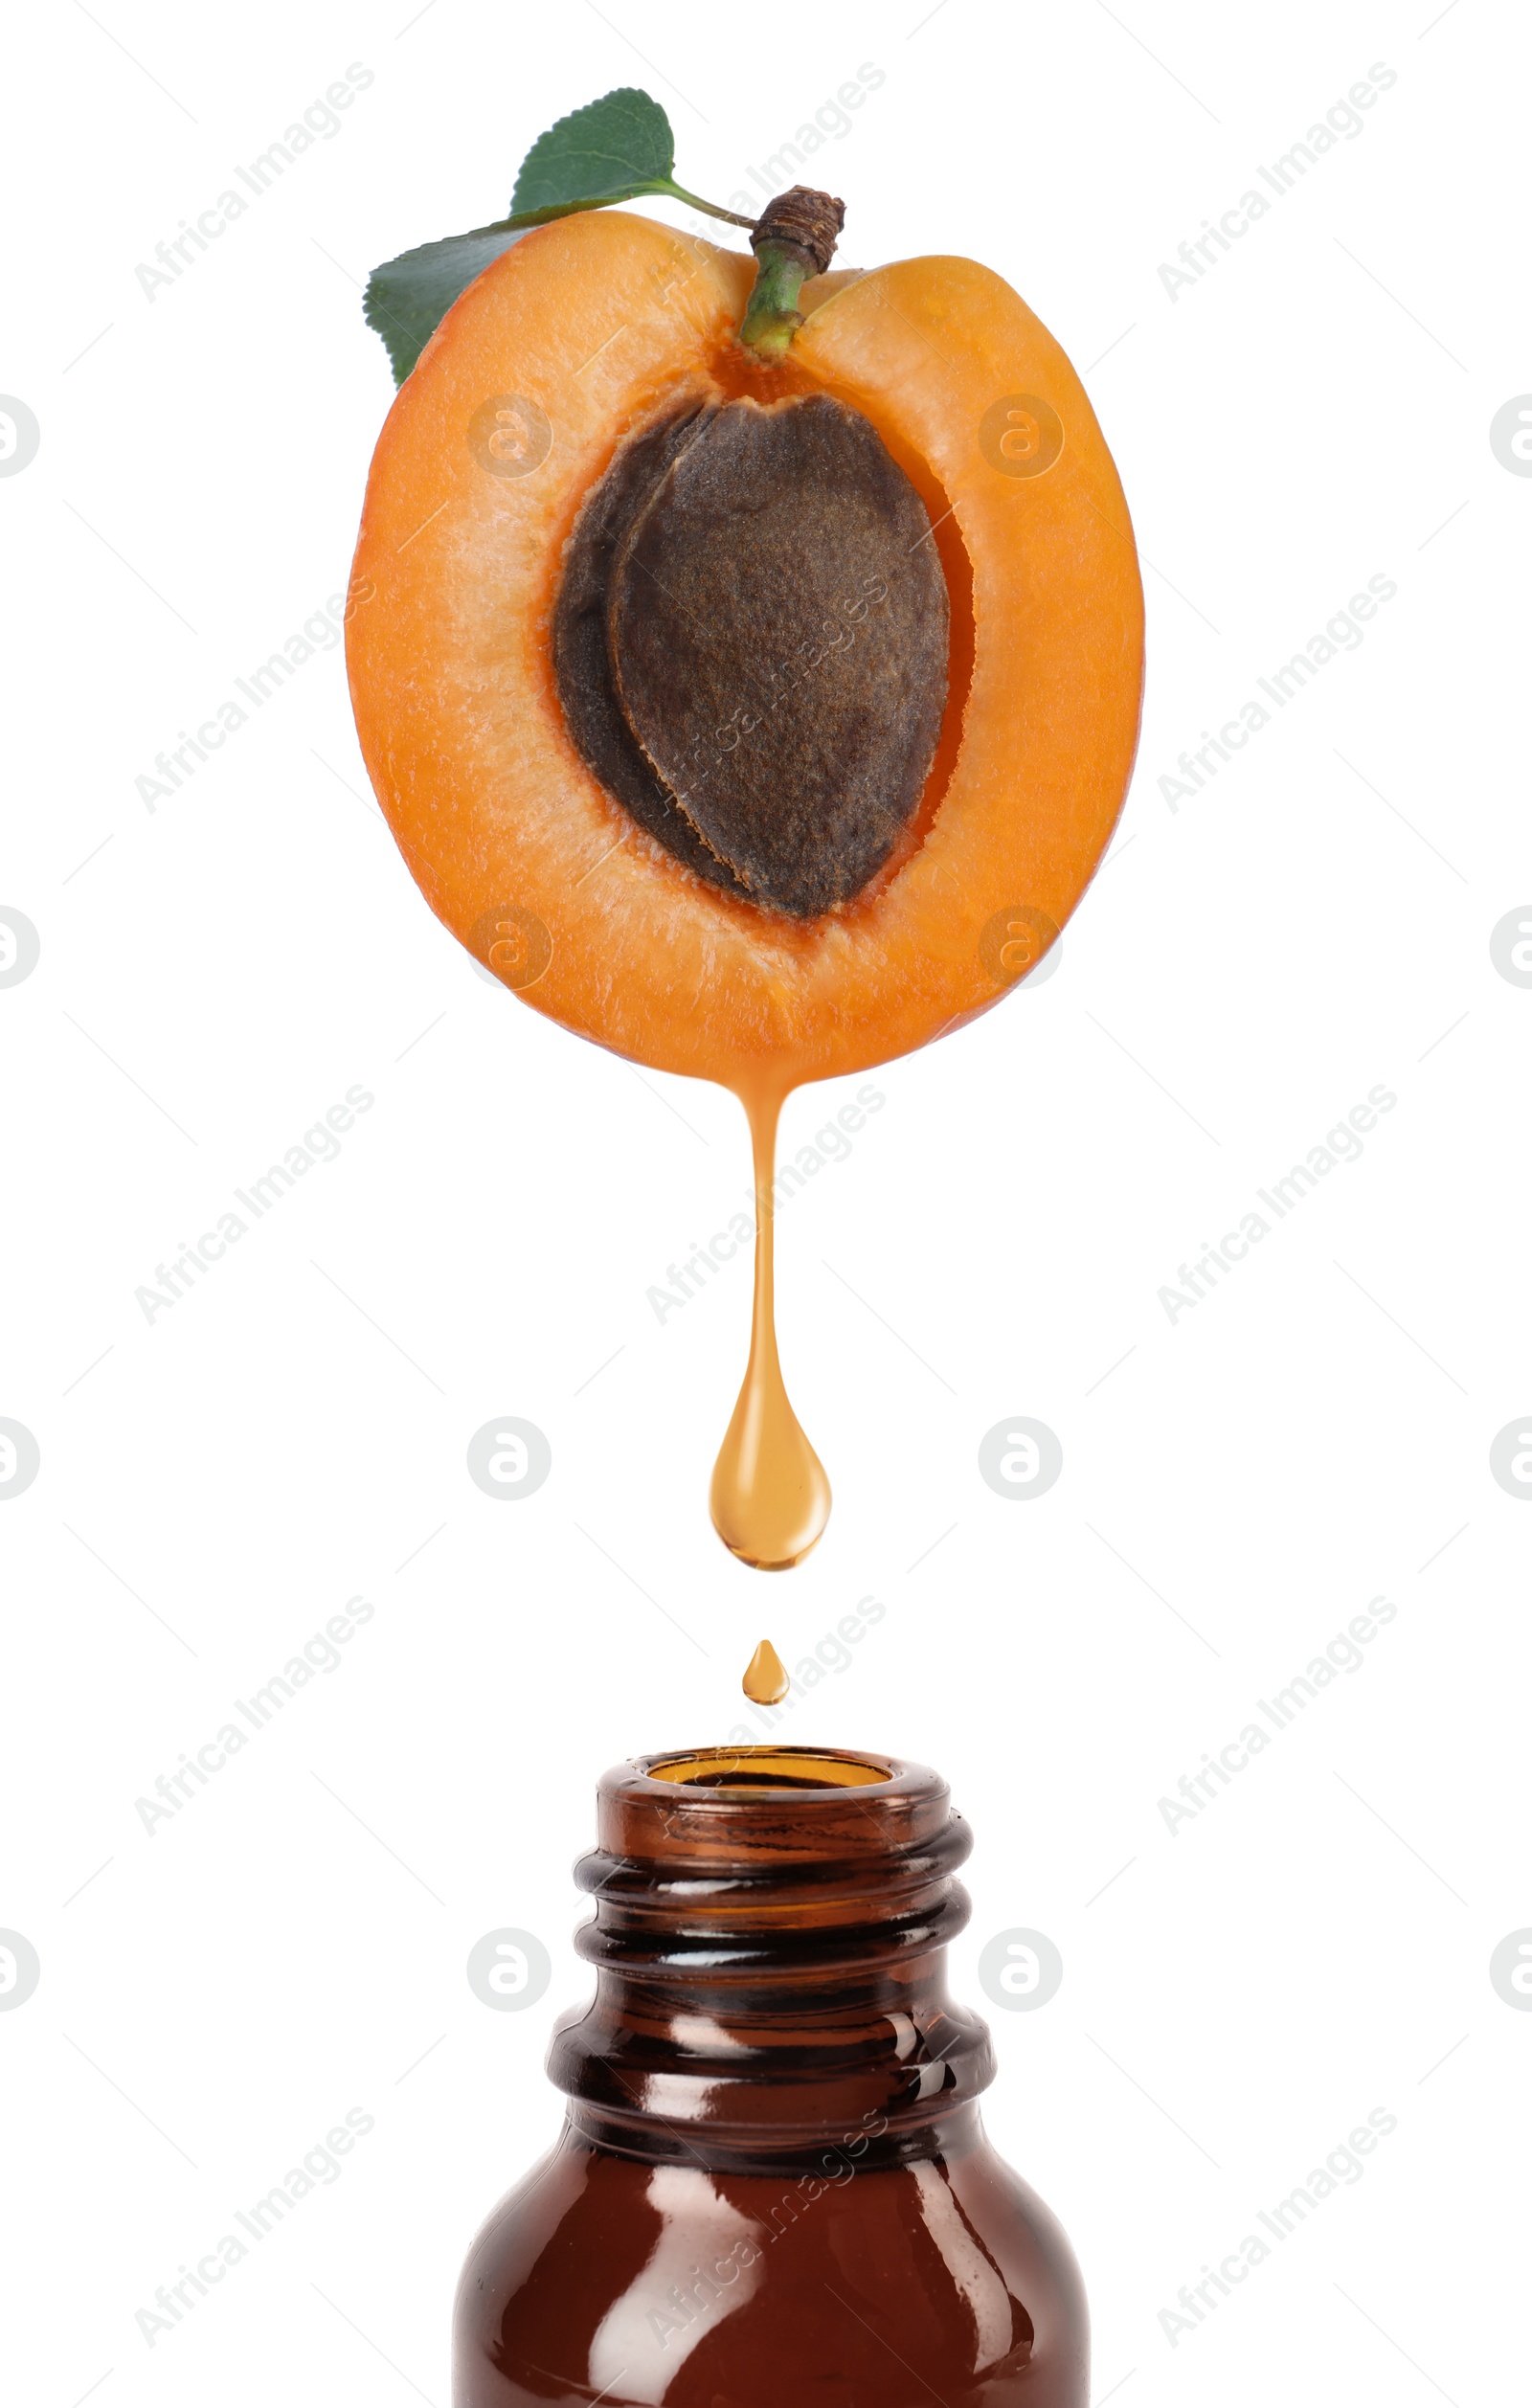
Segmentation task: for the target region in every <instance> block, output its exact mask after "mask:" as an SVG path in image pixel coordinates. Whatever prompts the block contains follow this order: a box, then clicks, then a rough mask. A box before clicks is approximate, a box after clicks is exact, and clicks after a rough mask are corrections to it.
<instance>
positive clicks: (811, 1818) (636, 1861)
mask: <svg viewBox="0 0 1532 2408" xmlns="http://www.w3.org/2000/svg"><path fill="white" fill-rule="evenodd" d="M810 1783H812V1784H813V1786H807V1785H808V1784H810ZM598 1836H599V1842H600V1844H599V1846H598V1847H597V1850H596V1852H595V1853H594V1854H593V1855H591V1856H588V1857H584V1858H583V1859H582V1861H581V1862H580V1864H579V1865H578V1866H577V1867H576V1871H575V1878H576V1879H577V1881H578V1882H579V1885H580V1887H581V1888H582V1889H585V1890H587V1891H588V1892H589V1893H590V1894H591V1896H592V1897H593V1898H594V1900H595V1902H596V1912H595V1916H594V1918H593V1920H592V1921H591V1922H590V1923H589V1924H585V1925H584V1926H583V1928H582V1929H581V1931H580V1932H579V1934H578V1935H577V1938H576V1944H575V1945H576V1947H578V1949H579V1952H580V1954H581V1955H582V1956H584V1957H585V1958H586V1959H587V1961H588V1962H590V1963H591V1964H593V1965H594V1966H595V1967H596V1969H597V1989H596V1996H595V1998H594V2000H593V2001H592V2002H591V2004H590V2005H589V2006H588V2007H586V2008H585V2009H583V2010H581V2011H579V2012H577V2013H575V2014H573V2015H571V2016H568V2017H566V2018H565V2019H564V2021H563V2022H562V2023H561V2024H560V2026H559V2027H558V2029H557V2031H556V2032H555V2034H554V2037H553V2043H552V2050H551V2052H550V2057H549V2072H550V2075H551V2077H552V2081H553V2082H555V2083H556V2084H557V2085H558V2087H559V2088H560V2089H562V2090H564V2091H565V2092H566V2093H567V2094H568V2095H569V2098H570V2102H571V2105H570V2116H571V2121H572V2123H573V2124H574V2126H575V2127H576V2128H577V2129H578V2130H579V2131H580V2132H582V2133H583V2134H584V2135H585V2136H586V2137H587V2138H590V2139H592V2140H595V2141H597V2142H598V2143H599V2144H600V2145H602V2146H605V2147H609V2148H618V2149H623V2150H625V2151H627V2152H629V2153H635V2154H640V2155H642V2156H644V2157H647V2158H655V2159H664V2158H667V2157H689V2158H691V2159H693V2160H695V2159H696V2158H698V2157H699V2156H701V2157H702V2158H703V2159H704V2160H705V2161H706V2162H708V2163H710V2164H718V2165H724V2164H728V2163H730V2162H738V2163H744V2162H745V2161H746V2160H752V2159H755V2158H756V2157H758V2156H760V2155H761V2154H762V2153H767V2154H777V2153H780V2152H783V2151H786V2152H793V2151H800V2152H801V2151H803V2150H806V2149H823V2148H832V2149H841V2150H843V2151H844V2152H845V2154H846V2155H847V2156H848V2157H849V2158H850V2159H851V2160H852V2161H853V2162H856V2163H863V2164H865V2163H867V2162H868V2160H869V2159H879V2160H881V2159H887V2158H889V2157H890V2156H891V2157H900V2156H907V2155H910V2154H916V2153H924V2152H925V2151H926V2150H928V2149H930V2148H931V2147H932V2146H933V2145H934V2141H933V2135H934V2133H935V2129H936V2128H937V2127H939V2126H943V2125H945V2124H946V2123H947V2121H948V2119H950V2118H951V2117H953V2116H954V2115H955V2114H957V2113H958V2111H959V2110H961V2109H964V2108H966V2107H968V2106H969V2105H970V2104H971V2103H972V2101H973V2100H974V2099H976V2098H977V2097H978V2095H979V2093H980V2091H981V2090H982V2089H983V2088H984V2087H985V2086H986V2085H987V2083H988V2082H989V2081H990V2079H991V2077H992V2072H993V2066H992V2060H991V2054H990V2045H989V2035H988V2032H987V2031H986V2029H985V2027H984V2025H983V2024H982V2023H981V2022H980V2019H979V2018H978V2017H977V2016H976V2015H973V2014H969V2013H968V2011H967V2010H966V2009H964V2008H961V2007H958V2006H955V2005H954V2003H953V2001H952V2000H951V1998H950V1997H949V1995H948V1992H947V1979H946V1948H947V1943H948V1942H949V1941H950V1940H951V1939H952V1938H953V1936H954V1935H955V1933H957V1932H958V1931H960V1930H961V1929H962V1928H963V1925H964V1924H966V1922H967V1920H968V1899H967V1895H966V1893H965V1892H964V1890H963V1889H962V1887H961V1885H960V1884H959V1883H958V1880H957V1879H956V1878H955V1877H956V1873H957V1869H958V1866H959V1865H960V1864H961V1863H962V1862H963V1860H964V1859H965V1857H967V1855H968V1853H969V1849H970V1847H971V1845H972V1842H971V1840H970V1837H969V1834H968V1830H967V1827H966V1825H965V1824H964V1823H963V1822H962V1821H961V1820H960V1819H959V1818H958V1816H957V1815H955V1814H954V1813H953V1812H952V1810H951V1807H950V1804H949V1801H948V1791H947V1787H946V1784H945V1783H944V1782H942V1781H940V1780H939V1779H938V1777H937V1776H936V1775H935V1774H934V1773H931V1772H928V1771H926V1770H925V1769H924V1768H923V1767H918V1766H909V1765H900V1764H896V1763H893V1762H891V1761H890V1760H889V1759H887V1758H876V1757H871V1756H868V1757H866V1758H859V1757H851V1756H848V1755H845V1754H844V1753H842V1752H840V1751H833V1750H828V1749H822V1750H796V1751H791V1752H789V1751H786V1750H782V1749H774V1748H760V1749H750V1750H741V1751H738V1752H737V1753H736V1754H733V1755H731V1756H728V1757H721V1756H691V1757H686V1758H680V1759H676V1758H671V1759H644V1760H642V1762H641V1763H639V1764H637V1765H631V1766H624V1767H619V1768H618V1770H617V1771H615V1772H612V1773H609V1774H607V1776H606V1778H605V1779H604V1781H603V1782H602V1784H601V1789H600V1792H599V1804H598ZM971 2120H972V2119H971V2118H965V2119H964V2121H965V2122H969V2121H971Z"/></svg>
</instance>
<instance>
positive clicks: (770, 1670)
mask: <svg viewBox="0 0 1532 2408" xmlns="http://www.w3.org/2000/svg"><path fill="white" fill-rule="evenodd" d="M739 1685H740V1687H741V1688H742V1689H743V1690H744V1693H745V1695H746V1697H747V1698H748V1699H750V1701H751V1703H752V1705H780V1704H781V1702H782V1699H784V1698H785V1697H786V1695H787V1693H788V1691H789V1689H790V1688H791V1687H792V1685H793V1684H792V1682H791V1681H790V1680H789V1678H788V1677H787V1666H786V1665H785V1664H784V1663H783V1661H782V1659H781V1657H780V1656H779V1655H778V1654H777V1650H776V1648H775V1647H773V1645H772V1643H771V1641H770V1639H762V1641H761V1643H760V1645H759V1647H757V1648H756V1650H755V1654H754V1655H753V1656H752V1657H751V1659H750V1662H749V1663H748V1664H747V1665H746V1667H745V1677H744V1679H743V1680H742V1681H741V1682H740V1684H739Z"/></svg>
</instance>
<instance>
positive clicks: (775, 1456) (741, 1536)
mask: <svg viewBox="0 0 1532 2408" xmlns="http://www.w3.org/2000/svg"><path fill="white" fill-rule="evenodd" d="M739 1094H740V1100H741V1101H742V1103H743V1104H744V1107H745V1110H746V1112H747V1113H748V1114H749V1115H750V1135H751V1152H752V1156H753V1159H754V1161H755V1307H754V1311H753V1314H752V1317H751V1324H750V1361H749V1362H748V1363H747V1365H746V1367H745V1379H744V1384H743V1386H742V1387H741V1388H740V1391H739V1398H738V1402H737V1403H736V1405H735V1407H734V1411H733V1418H732V1421H731V1422H730V1425H729V1428H728V1430H727V1432H726V1433H725V1436H724V1443H723V1445H722V1446H721V1447H720V1448H719V1450H718V1460H717V1462H716V1463H715V1464H714V1465H713V1473H712V1490H711V1495H710V1505H711V1509H712V1522H713V1528H714V1529H715V1530H716V1531H717V1533H718V1536H719V1537H720V1539H722V1541H723V1542H724V1544H725V1546H726V1547H728V1548H729V1550H730V1552H731V1553H732V1554H733V1555H737V1556H738V1557H739V1559H740V1561H741V1562H742V1563H744V1564H751V1565H753V1566H754V1568H755V1570H756V1571H760V1572H785V1571H788V1570H790V1569H791V1568H792V1566H793V1565H794V1564H801V1562H802V1561H803V1558H804V1556H805V1555H807V1554H808V1552H809V1550H810V1548H811V1547H814V1546H816V1545H817V1544H818V1543H819V1541H820V1539H821V1537H822V1534H823V1530H824V1525H825V1523H826V1522H827V1521H828V1519H829V1518H830V1483H829V1481H828V1479H827V1478H826V1477H825V1473H824V1466H823V1464H822V1462H821V1461H820V1459H819V1456H818V1455H817V1454H816V1453H815V1452H814V1450H813V1448H812V1447H811V1446H810V1445H809V1442H808V1438H807V1436H806V1434H805V1432H804V1429H803V1427H802V1424H801V1423H800V1420H799V1418H798V1415H797V1414H796V1413H795V1412H794V1410H793V1407H792V1406H791V1404H790V1403H789V1401H788V1395H787V1389H786V1386H785V1384H784V1383H783V1380H782V1366H781V1363H780V1362H779V1361H778V1360H777V1322H776V1297H775V1280H774V1272H773V1227H772V1221H773V1199H772V1190H773V1186H774V1183H775V1181H776V1176H777V1115H778V1114H779V1113H780V1111H781V1106H782V1097H781V1093H780V1091H779V1090H773V1091H768V1090H766V1089H764V1088H763V1089H761V1090H759V1091H757V1090H755V1089H754V1088H746V1087H741V1089H740V1090H739Z"/></svg>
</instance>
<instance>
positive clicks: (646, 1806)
mask: <svg viewBox="0 0 1532 2408" xmlns="http://www.w3.org/2000/svg"><path fill="white" fill-rule="evenodd" d="M597 1829H598V1837H599V1846H598V1849H597V1853H596V1854H595V1855H593V1856H589V1857H584V1858H583V1859H582V1861H581V1863H580V1864H579V1866H578V1867H577V1870H576V1879H578V1881H579V1883H580V1885H581V1887H582V1888H584V1889H586V1890H589V1891H590V1892H591V1894H592V1895H593V1896H594V1898H595V1900H596V1915H595V1919H594V1921H592V1922H591V1923H589V1924H586V1925H585V1926H584V1927H583V1929H582V1930H581V1932H580V1934H579V1940H578V1946H579V1949H580V1953H581V1954H582V1955H583V1956H585V1957H586V1958H588V1959H589V1960H590V1961H591V1962H592V1963H594V1964H595V1966H596V1968H597V1991H596V1997H595V1999H594V2001H593V2002H592V2003H591V2005H590V2006H589V2007H587V2008H585V2009H583V2010H582V2011H580V2012H578V2013H576V2014H572V2015H569V2016H567V2017H565V2019H564V2020H563V2021H562V2022H561V2023H560V2024H559V2026H558V2028H557V2030H556V2032H555V2034H554V2037H553V2043H552V2051H551V2053H550V2058H549V2071H550V2073H551V2075H552V2079H553V2081H554V2082H556V2083H557V2084H558V2086H559V2088H560V2089H561V2090H563V2091H565V2092H567V2094H568V2097H569V2111H568V2118H567V2121H566V2123H565V2127H564V2131H563V2135H562V2137H561V2138H560V2140H559V2142H558V2145H557V2147H556V2148H555V2149H553V2150H552V2153H551V2154H550V2155H549V2156H548V2157H547V2158H545V2159H544V2161H543V2163H542V2164H541V2165H540V2166H539V2167H537V2168H536V2169H535V2171H534V2172H532V2173H530V2174H529V2176H528V2177H527V2179H526V2181H524V2182H523V2183H521V2184H519V2185H518V2187H517V2188H516V2189H515V2190H513V2191H512V2192H511V2193H510V2194H508V2196H507V2197H506V2198H505V2199H504V2200H502V2202H501V2204H500V2206H499V2207H498V2208H496V2210H495V2212H494V2214H493V2215H492V2216H491V2217H490V2218H489V2221H488V2222H487V2223H486V2224H485V2226H484V2230H483V2231H482V2232H481V2233H480V2235H479V2237H478V2239H476V2240H475V2242H474V2244H473V2247H472V2249H471V2250H470V2252H469V2255H468V2262H467V2264H466V2266H465V2267H464V2269H463V2274H462V2284H460V2287H459V2293H458V2305H457V2313H456V2321H455V2331H454V2343H455V2371H454V2389H453V2401H454V2408H519V2403H529V2402H532V2401H537V2402H542V2403H548V2402H557V2403H559V2408H565V2404H566V2403H567V2404H568V2408H574V2403H575V2402H579V2401H583V2402H589V2403H594V2402H595V2401H597V2400H600V2401H602V2402H604V2403H608V2404H609V2408H621V2404H622V2403H624V2402H639V2401H642V2402H645V2403H649V2404H650V2408H661V2403H664V2408H931V2403H932V2401H933V2400H934V2399H935V2401H936V2402H937V2403H938V2408H1011V2403H1014V2408H1086V2402H1087V2398H1088V2390H1087V2384H1088V2361H1089V2345H1088V2337H1087V2323H1086V2308H1085V2296H1084V2291H1083V2289H1082V2286H1081V2283H1080V2277H1079V2272H1078V2269H1077V2268H1076V2266H1075V2262H1074V2259H1073V2257H1072V2255H1071V2253H1070V2245H1069V2242H1068V2241H1067V2240H1066V2239H1065V2237H1064V2235H1063V2233H1062V2232H1061V2230H1060V2229H1059V2226H1058V2225H1057V2224H1056V2223H1055V2221H1054V2219H1053V2217H1051V2216H1050V2215H1049V2213H1048V2209H1047V2208H1046V2207H1045V2206H1044V2205H1043V2203H1042V2201H1041V2200H1040V2199H1038V2198H1037V2197H1036V2196H1035V2195H1034V2194H1033V2193H1032V2192H1031V2191H1029V2190H1028V2189H1027V2187H1026V2185H1025V2182H1023V2181H1021V2180H1020V2179H1019V2177H1018V2176H1017V2175H1016V2174H1014V2173H1012V2172H1011V2171H1010V2170H1009V2168H1008V2167H1006V2166H1004V2165H1003V2164H1002V2162H1001V2160H1000V2159H999V2158H998V2157H997V2156H996V2155H995V2153H994V2151H993V2150H992V2149H990V2147H989V2144H988V2143H987V2141H986V2140H985V2138H984V2135H983V2132H982V2130H981V2128H980V2120H979V2109H978V2106H977V2105H976V2104H975V2103H976V2101H977V2099H978V2096H979V2093H980V2091H981V2090H982V2089H983V2088H984V2086H985V2085H986V2083H987V2082H989V2080H990V2078H991V2074H992V2072H993V2060H992V2057H991V2051H990V2043H989V2035H988V2032H987V2031H986V2029H985V2027H984V2025H983V2024H982V2023H981V2022H980V2020H979V2018H978V2016H977V2015H973V2014H969V2013H968V2011H967V2010H966V2009H965V2008H962V2007H957V2006H954V2005H953V2004H952V2002H951V2001H950V1999H949V1998H948V1995H947V1987H946V1943H947V1942H948V1941H949V1940H950V1939H951V1938H952V1936H953V1934H954V1933H955V1932H957V1931H959V1930H961V1928H962V1926H963V1924H964V1923H965V1922H966V1920H967V1915H968V1901H967V1897H966V1895H965V1894H964V1892H963V1890H962V1889H961V1887H960V1886H959V1884H958V1881H957V1880H956V1879H954V1876H955V1874H956V1872H957V1868H958V1866H959V1865H960V1864H961V1863H962V1861H963V1859H964V1857H966V1856H967V1854H968V1851H969V1846H970V1841H969V1835H968V1832H967V1828H966V1826H965V1825H964V1824H963V1823H962V1822H961V1821H960V1820H959V1819H958V1816H957V1815H955V1814H954V1813H953V1812H952V1810H951V1807H950V1805H949V1803H948V1791H947V1785H946V1783H945V1782H944V1781H942V1780H940V1779H939V1778H938V1777H937V1775H936V1774H935V1773H933V1772H928V1771H927V1770H926V1769H925V1768H924V1767H921V1766H919V1765H909V1764H900V1763H897V1762H895V1761H893V1760H891V1759H890V1758H887V1757H877V1756H873V1755H860V1756H854V1755H848V1754H846V1753H845V1752H844V1751H842V1750H839V1749H831V1748H802V1749H799V1750H789V1749H785V1748H779V1747H761V1748H747V1749H741V1750H738V1751H734V1752H732V1753H722V1752H711V1753H706V1752H703V1753H697V1754H692V1755H684V1756H670V1757H645V1758H643V1759H642V1760H640V1761H639V1762H637V1763H635V1764H631V1765H624V1766H620V1767H618V1769H617V1770H615V1771H613V1772H609V1773H608V1774H607V1775H606V1777H605V1778H604V1780H603V1781H602V1783H601V1786H600V1792H599V1807H598V1822H597Z"/></svg>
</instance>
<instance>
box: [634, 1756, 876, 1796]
mask: <svg viewBox="0 0 1532 2408" xmlns="http://www.w3.org/2000/svg"><path fill="white" fill-rule="evenodd" d="M644 1769H645V1772H646V1775H647V1777H648V1779H649V1780H651V1781H669V1782H672V1783H674V1785H675V1786H676V1787H677V1788H678V1789H727V1790H730V1791H733V1792H738V1793H739V1794H741V1795H744V1796H750V1795H752V1794H756V1793H758V1792H760V1791H761V1790H776V1791H780V1790H783V1789H874V1788H876V1787H878V1786H879V1785H880V1784H882V1783H887V1782H888V1781H890V1780H891V1778H892V1774H891V1771H890V1767H888V1766H887V1765H879V1764H870V1763H868V1762H867V1760H866V1759H865V1758H863V1757H860V1756H844V1755H839V1754H836V1753H834V1752H832V1751H831V1750H830V1749H829V1748H818V1747H731V1748H701V1749H693V1750H690V1751H688V1752H687V1754H686V1755H684V1756H667V1757H665V1758H663V1759H662V1760H661V1762H659V1763H658V1764H651V1765H648V1766H646V1767H644Z"/></svg>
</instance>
